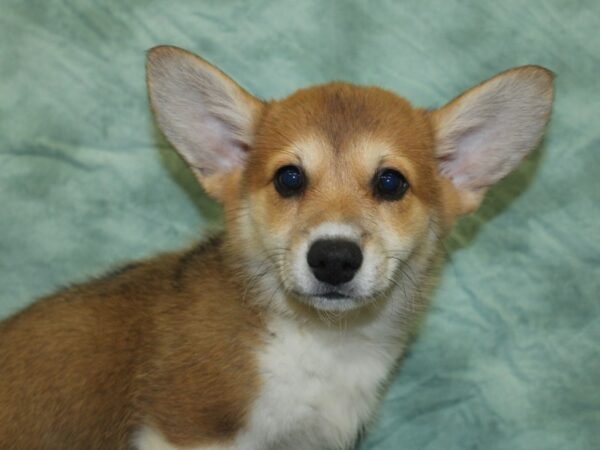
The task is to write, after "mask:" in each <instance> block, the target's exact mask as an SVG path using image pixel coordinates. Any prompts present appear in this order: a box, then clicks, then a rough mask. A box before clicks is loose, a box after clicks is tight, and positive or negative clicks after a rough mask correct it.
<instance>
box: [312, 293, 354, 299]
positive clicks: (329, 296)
mask: <svg viewBox="0 0 600 450" xmlns="http://www.w3.org/2000/svg"><path fill="white" fill-rule="evenodd" d="M317 297H322V298H326V299H327V300H348V299H350V297H347V296H345V295H343V294H340V293H338V292H328V293H326V294H319V295H318V296H317Z"/></svg>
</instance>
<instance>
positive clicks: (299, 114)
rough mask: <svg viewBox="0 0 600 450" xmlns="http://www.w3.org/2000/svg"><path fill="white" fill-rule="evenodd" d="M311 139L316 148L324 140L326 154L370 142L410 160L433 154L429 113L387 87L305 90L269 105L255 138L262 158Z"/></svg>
mask: <svg viewBox="0 0 600 450" xmlns="http://www.w3.org/2000/svg"><path fill="white" fill-rule="evenodd" d="M308 141H311V142H312V143H313V144H312V145H311V147H312V148H313V149H315V148H314V147H316V146H319V143H320V144H321V145H320V146H321V147H322V149H321V151H322V152H327V153H333V154H335V156H336V157H338V158H341V157H343V156H344V155H345V154H347V153H349V152H351V151H352V149H356V147H357V146H358V145H359V144H365V143H367V142H368V143H370V145H369V147H370V148H371V149H373V148H377V147H380V148H381V152H387V153H389V152H390V151H393V152H396V153H401V154H402V156H404V157H406V158H409V159H417V160H422V159H424V158H427V157H428V156H431V152H432V137H431V130H430V124H429V121H428V119H427V116H426V113H425V112H424V111H422V110H416V109H413V108H412V107H411V106H410V104H409V103H408V102H407V101H406V100H404V99H402V98H401V97H399V96H397V95H395V94H393V93H391V92H388V91H385V90H383V89H379V88H375V87H359V86H354V85H351V84H346V83H330V84H327V85H323V86H316V87H312V88H308V89H302V90H299V91H297V92H296V93H294V94H292V95H291V96H290V97H288V98H286V99H284V100H281V101H275V102H271V103H269V104H268V106H267V109H266V112H265V114H264V116H263V118H262V120H261V122H260V125H259V127H258V130H257V136H256V148H257V150H258V153H260V154H261V155H260V156H261V157H263V158H268V157H271V156H274V154H276V153H277V152H280V151H282V150H285V151H290V150H292V151H293V150H294V149H295V147H297V145H298V143H306V142H308ZM296 150H298V149H296ZM257 156H259V155H257ZM323 156H325V155H323ZM261 159H262V158H261Z"/></svg>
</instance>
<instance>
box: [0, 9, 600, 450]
mask: <svg viewBox="0 0 600 450" xmlns="http://www.w3.org/2000/svg"><path fill="white" fill-rule="evenodd" d="M599 30H600V2H598V1H597V0H586V1H573V0H571V1H568V0H564V1H548V0H545V1H527V2H525V1H518V0H511V1H502V2H496V1H494V2H492V1H478V0H473V1H460V0H437V1H392V0H388V1H369V2H366V1H365V2H358V1H354V2H351V1H331V0H274V1H268V0H255V1H235V2H234V1H224V0H214V1H199V0H179V1H177V2H174V1H171V2H169V1H166V0H160V1H150V0H135V1H134V0H128V1H122V0H104V1H100V0H96V1H93V0H70V1H68V0H27V1H23V0H0V206H1V208H0V314H1V315H2V316H5V315H7V314H10V313H12V312H14V311H16V310H17V309H19V308H21V307H23V306H24V305H26V304H28V303H29V302H30V301H32V300H33V299H34V298H35V297H37V296H39V295H41V294H46V293H50V292H52V291H53V290H55V289H57V288H58V287H59V286H61V285H64V284H67V283H71V282H77V281H82V280H84V279H86V278H87V277H89V276H91V275H94V274H98V273H101V272H103V271H105V270H107V269H108V268H109V267H111V266H113V265H115V264H117V263H119V262H124V261H126V260H129V259H133V258H139V257H145V256H148V255H151V254H154V253H156V252H158V251H161V250H166V249H173V248H178V247H181V246H184V245H186V244H188V243H190V242H192V241H193V240H195V239H197V238H198V237H200V236H202V235H203V234H204V233H205V232H206V229H207V227H211V226H218V225H219V223H220V212H219V208H218V206H217V205H215V204H214V203H213V202H211V201H210V200H208V199H206V198H205V197H204V196H203V194H202V192H201V190H200V188H198V187H197V186H196V185H195V184H194V182H193V180H192V177H191V175H190V172H189V171H188V170H187V169H186V168H185V167H184V166H183V164H182V163H181V162H180V160H179V159H178V158H177V157H176V156H175V155H174V153H173V152H172V150H171V149H170V148H169V147H168V145H167V144H166V143H165V142H164V140H162V138H161V137H160V135H159V134H158V133H157V131H156V129H155V128H154V126H153V124H152V120H151V117H150V114H149V111H148V106H147V101H146V94H145V86H144V52H145V50H146V49H148V48H150V47H152V46H154V45H157V44H162V43H170V44H174V45H178V46H181V47H185V48H188V49H190V50H193V51H195V52H197V53H199V54H201V55H203V56H204V57H205V58H207V59H209V60H210V61H212V62H214V63H215V64H217V65H218V66H219V67H220V68H222V69H223V70H224V71H226V72H227V73H229V74H230V75H232V76H233V77H234V78H235V79H237V80H238V81H239V82H240V83H241V84H242V85H243V86H245V87H246V88H248V89H249V90H250V91H252V92H253V93H255V94H257V95H258V96H261V97H264V98H269V97H279V96H284V95H286V94H287V93H290V92H291V91H293V90H295V89H297V88H299V87H302V86H307V85H310V84H313V83H320V82H325V81H328V80H332V79H343V80H348V81H353V82H356V83H365V84H376V85H380V86H383V87H386V88H389V89H393V90H395V91H398V92H400V93H402V94H403V95H404V96H406V97H407V98H408V99H410V100H411V101H413V102H414V103H416V104H418V105H421V106H428V107H429V106H431V107H433V106H439V105H441V104H443V103H444V102H445V101H447V100H449V99H450V98H452V97H453V96H455V95H456V94H458V93H459V92H461V91H462V90H463V89H465V88H467V87H469V86H471V85H473V84H475V83H478V82H479V81H481V80H483V79H485V78H487V77H489V76H491V75H493V74H495V73H496V72H499V71H501V70H504V69H506V68H509V67H512V66H516V65H520V64H526V63H535V64H541V65H544V66H546V67H548V68H550V69H552V70H553V71H555V72H556V74H557V79H556V89H557V95H556V103H555V108H554V115H553V119H552V124H551V126H550V128H549V130H548V134H547V137H546V139H545V142H544V144H543V145H542V147H541V148H540V149H539V150H538V151H536V152H535V153H534V155H533V156H532V157H531V158H530V159H529V160H528V161H526V162H525V164H523V166H522V167H521V168H520V169H519V170H518V172H516V173H515V174H513V175H512V176H511V177H509V178H508V179H506V180H505V181H503V182H502V183H501V184H500V185H499V186H497V187H496V188H494V189H493V190H492V191H491V192H490V194H489V196H488V198H487V200H486V202H485V204H484V205H483V208H482V209H481V210H480V211H479V212H478V213H477V214H476V215H474V216H472V217H470V218H467V219H464V220H463V221H462V222H461V223H460V225H459V226H458V228H457V229H456V231H455V232H454V233H453V235H452V236H451V237H450V238H449V239H448V241H447V243H446V247H447V250H448V253H449V261H448V263H447V264H446V266H445V269H444V271H443V273H442V277H441V278H442V279H441V281H440V283H439V287H438V288H437V290H436V291H435V292H434V295H433V303H432V307H431V312H430V314H429V316H428V317H427V319H426V320H425V321H424V323H423V327H422V330H421V333H420V335H419V337H418V339H417V341H416V342H415V344H414V345H413V346H412V348H411V351H410V353H409V354H408V356H407V358H406V359H405V361H404V363H403V365H402V367H401V369H400V371H399V373H398V376H397V379H396V381H395V382H394V384H393V385H392V386H391V389H390V390H389V391H388V392H387V395H386V397H385V402H384V404H383V408H382V410H381V413H380V415H379V417H378V420H377V422H376V423H375V425H374V427H373V430H372V431H371V433H370V434H369V435H368V436H367V437H366V438H365V439H364V440H363V442H362V443H361V445H360V449H361V450H367V449H373V450H375V449H377V450H391V449H441V450H451V449H461V450H462V449H513V450H518V449H523V450H525V449H526V450H531V449H545V450H548V449H597V448H599V446H600V444H599V442H600V298H599V297H600V295H599V291H600V281H599V280H600V225H599V222H600V208H599V206H598V203H599V201H600V181H599V179H598V176H599V169H600V149H599V148H598V147H599V146H600V126H599V125H598V120H599V119H598V118H599V116H600V101H599V96H598V95H599V94H598V93H599V92H600V75H599V73H600V64H599V61H600V57H599V55H600V31H599Z"/></svg>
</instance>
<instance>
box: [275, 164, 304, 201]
mask: <svg viewBox="0 0 600 450" xmlns="http://www.w3.org/2000/svg"><path fill="white" fill-rule="evenodd" d="M273 183H274V185H275V189H277V192H279V195H281V196H282V197H292V196H294V195H298V194H300V193H301V192H302V190H303V189H304V185H305V177H304V173H303V172H302V170H301V169H300V168H299V167H297V166H283V167H281V168H280V169H279V170H278V171H277V172H276V173H275V179H274V180H273Z"/></svg>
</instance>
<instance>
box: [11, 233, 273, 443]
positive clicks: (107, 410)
mask: <svg viewBox="0 0 600 450" xmlns="http://www.w3.org/2000/svg"><path fill="white" fill-rule="evenodd" d="M221 248H222V243H221V241H220V240H217V241H214V242H212V243H209V244H208V245H206V244H205V245H202V246H200V247H197V248H194V249H192V250H190V251H188V252H185V253H175V254H168V255H164V256H161V257H159V258H157V259H155V260H151V261H148V262H146V263H142V264H140V265H139V266H135V267H133V268H131V269H129V270H127V271H125V272H124V273H120V274H116V275H112V276H110V277H108V278H106V279H100V280H98V281H94V282H92V283H90V284H87V285H82V286H75V287H73V288H70V289H68V290H66V291H64V292H61V293H59V294H57V295H56V296H52V297H49V298H46V299H42V300H40V301H39V302H37V303H35V304H34V305H32V306H31V307H29V308H28V309H26V310H25V311H23V312H21V313H20V314H18V315H17V316H15V317H13V318H11V319H9V320H8V321H6V322H4V323H3V324H2V325H1V326H0V380H1V382H0V405H2V407H1V408H0V448H2V449H28V450H29V449H31V450H34V449H65V448H69V449H89V448H98V449H99V448H107V449H108V448H110V449H126V448H129V443H130V442H131V435H130V434H131V432H132V431H134V430H135V428H136V427H137V426H139V425H141V424H142V423H147V424H148V423H149V424H153V425H156V426H157V427H159V429H160V430H161V431H162V432H163V433H164V435H165V436H166V437H167V438H168V439H169V440H170V441H172V442H173V443H176V444H181V445H184V444H190V443H194V444H198V443H202V442H212V441H215V440H219V441H222V440H226V439H227V438H229V437H231V436H232V435H233V434H234V432H235V431H236V430H237V429H239V428H240V427H241V426H242V425H243V423H244V416H245V413H246V411H245V410H244V408H243V405H247V404H248V403H249V402H250V400H251V399H252V396H253V394H254V393H255V392H256V390H257V388H258V386H257V383H258V379H257V377H256V376H255V375H253V373H254V362H253V360H252V358H251V355H250V351H251V349H252V347H253V346H255V345H256V340H257V339H258V334H259V331H260V329H261V321H260V317H259V315H258V314H257V312H256V311H255V310H254V309H253V308H251V307H249V306H248V305H246V304H245V303H242V302H240V297H241V292H242V291H241V290H242V286H240V284H239V283H238V282H236V278H237V275H236V274H235V273H233V272H231V271H230V270H228V265H227V264H224V260H226V259H227V256H226V255H224V254H223V252H222V249H221ZM197 280H201V282H197ZM224 337H226V338H224Z"/></svg>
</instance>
